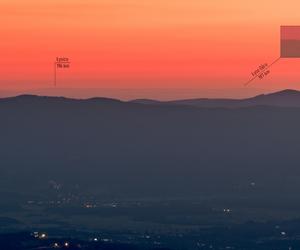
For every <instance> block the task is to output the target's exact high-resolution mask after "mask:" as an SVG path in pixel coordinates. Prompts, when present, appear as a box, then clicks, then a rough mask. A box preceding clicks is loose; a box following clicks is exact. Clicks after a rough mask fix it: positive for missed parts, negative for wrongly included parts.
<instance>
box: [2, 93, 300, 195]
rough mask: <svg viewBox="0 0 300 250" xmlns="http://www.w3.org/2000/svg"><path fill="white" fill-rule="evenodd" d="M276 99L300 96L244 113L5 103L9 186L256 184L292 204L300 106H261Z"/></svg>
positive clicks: (233, 188) (121, 188) (136, 189)
mask: <svg viewBox="0 0 300 250" xmlns="http://www.w3.org/2000/svg"><path fill="white" fill-rule="evenodd" d="M298 99H299V100H298ZM276 100H278V102H279V101H280V105H282V106H287V105H288V104H289V105H292V106H297V105H298V103H299V102H300V97H299V92H296V91H291V90H286V91H282V92H278V93H275V94H270V95H262V96H257V97H255V98H252V99H247V100H243V101H242V100H239V101H233V102H239V103H243V105H245V103H248V104H249V103H250V104H251V105H249V106H250V107H246V108H244V107H242V108H238V107H239V106H238V105H236V106H235V107H237V108H234V109H228V108H199V107H194V106H198V105H196V104H197V103H198V102H199V103H203V102H204V103H205V101H201V100H200V101H197V100H195V101H189V102H191V103H194V106H187V105H186V102H187V101H182V102H176V103H175V104H176V105H170V103H168V104H169V105H165V103H162V104H159V105H158V104H155V105H145V104H139V103H133V102H122V101H119V100H114V99H107V98H93V99H88V100H75V99H67V98H63V97H38V96H29V95H24V96H18V97H14V98H5V99H1V100H0V117H1V123H0V138H1V139H0V148H1V150H0V159H1V164H0V173H1V176H0V181H1V182H0V183H1V187H2V189H1V190H2V191H3V190H9V192H10V196H9V197H12V195H11V192H17V193H20V192H21V193H26V194H30V195H31V194H33V193H35V194H37V195H42V194H44V191H43V192H42V191H41V190H44V189H45V190H46V188H48V186H49V184H48V183H49V181H50V180H54V181H56V182H58V183H63V184H64V186H67V185H74V186H75V185H76V186H79V187H81V188H83V189H88V190H92V191H93V192H96V193H98V194H101V195H126V196H130V195H143V196H145V195H149V196H164V197H165V196H167V195H170V196H180V195H185V196H195V195H196V196H198V195H200V196H201V195H213V196H218V195H225V194H226V195H231V196H234V195H237V196H241V195H242V196H247V195H249V192H250V193H251V192H252V189H251V188H250V186H249V185H250V183H251V182H255V183H256V186H257V188H259V193H257V197H276V199H289V198H291V197H293V196H297V195H298V193H297V191H298V190H299V188H300V182H299V178H298V177H299V176H300V168H299V162H300V154H299V152H300V143H299V141H300V134H299V127H300V108H297V107H296V108H291V107H270V106H269V107H268V106H257V105H273V106H275V105H276V104H277V105H276V106H278V105H279V103H276ZM206 102H207V101H206ZM228 102H230V101H228ZM233 102H231V103H233ZM178 103H180V104H181V103H184V104H185V105H178ZM195 103H196V104H195ZM213 103H214V105H211V106H218V105H221V104H222V103H223V104H224V103H225V104H226V102H221V101H220V102H219V104H218V105H217V104H216V103H217V102H216V101H214V102H213ZM171 104H174V103H172V102H171ZM199 105H200V104H199ZM211 106H210V107H211ZM223 106H226V107H228V106H230V105H223ZM230 107H232V104H231V106H230ZM3 187H4V189H3ZM45 192H46V191H45ZM266 193H267V194H268V195H267V196H266V195H265V194H266ZM2 197H3V195H2ZM274 199H275V198H274Z"/></svg>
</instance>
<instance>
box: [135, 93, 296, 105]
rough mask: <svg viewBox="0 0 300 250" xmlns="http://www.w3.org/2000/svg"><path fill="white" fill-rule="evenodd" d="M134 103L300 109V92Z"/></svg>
mask: <svg viewBox="0 0 300 250" xmlns="http://www.w3.org/2000/svg"><path fill="white" fill-rule="evenodd" d="M132 102H134V103H143V104H176V105H178V104H179V105H191V106H196V107H210V108H215V107H223V108H237V107H249V106H257V105H268V106H281V107H300V91H296V90H289V89H287V90H283V91H280V92H276V93H271V94H266V95H258V96H255V97H252V98H246V99H207V98H200V99H187V100H175V101H167V102H160V101H156V100H149V99H138V100H133V101H132Z"/></svg>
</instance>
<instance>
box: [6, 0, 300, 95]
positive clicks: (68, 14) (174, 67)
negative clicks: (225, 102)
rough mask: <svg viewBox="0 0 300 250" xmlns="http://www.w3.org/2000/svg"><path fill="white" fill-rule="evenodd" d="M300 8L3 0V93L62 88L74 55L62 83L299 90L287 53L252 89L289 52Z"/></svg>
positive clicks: (268, 0) (139, 0)
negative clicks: (288, 38) (265, 67)
mask: <svg viewBox="0 0 300 250" xmlns="http://www.w3.org/2000/svg"><path fill="white" fill-rule="evenodd" d="M299 8H300V2H299V0H284V1H281V0H278V1H273V0H264V1H261V0H252V1H241V0H210V1H202V0H43V1H41V0H26V1H24V0H0V22H1V25H0V55H1V57H0V89H42V88H47V89H48V88H52V85H53V62H54V60H55V58H56V57H57V56H66V57H69V58H70V59H71V61H72V65H71V69H69V70H65V71H59V72H58V84H59V87H60V88H112V89H135V90H136V89H141V93H143V92H142V91H143V89H150V88H154V89H159V88H163V89H191V90H193V89H195V90H196V89H197V90H209V89H216V90H217V89H220V90H222V91H220V92H219V93H220V95H219V96H225V95H226V96H232V97H239V96H240V95H239V92H238V91H232V90H233V89H235V90H236V89H240V90H241V91H242V92H243V93H244V94H245V95H247V93H249V95H250V93H252V92H253V90H254V89H265V90H270V91H273V90H278V89H282V88H296V89H299V88H300V70H299V68H300V59H282V60H280V61H279V62H278V63H277V64H275V65H274V67H272V70H271V74H270V75H269V76H268V77H267V78H266V79H264V80H257V81H255V82H253V83H252V84H251V85H249V86H248V87H247V88H246V89H245V88H244V87H243V83H244V82H246V81H247V80H248V79H249V78H250V77H251V71H253V70H255V69H256V67H257V66H259V65H260V64H262V63H265V62H267V63H270V62H272V61H273V60H275V59H276V58H277V57H279V49H280V48H279V46H280V38H279V31H280V25H300V16H299ZM136 91H137V90H136ZM242 92H241V93H242ZM170 93H171V92H170ZM203 93H204V92H203ZM198 95H199V96H200V95H201V91H200V92H198ZM141 97H145V96H141ZM175 97H177V96H174V98H175ZM168 98H172V96H169V97H168Z"/></svg>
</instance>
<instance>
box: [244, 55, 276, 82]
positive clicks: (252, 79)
mask: <svg viewBox="0 0 300 250" xmlns="http://www.w3.org/2000/svg"><path fill="white" fill-rule="evenodd" d="M280 59H281V57H279V58H277V59H276V60H275V61H274V62H272V63H271V64H270V65H269V66H268V67H266V68H265V69H264V70H263V71H262V72H265V71H266V70H267V69H269V68H271V67H272V66H273V65H274V64H275V63H277V62H278V61H279V60H280ZM258 76H259V74H257V75H256V76H254V77H253V78H251V79H250V80H249V81H248V82H246V83H244V86H247V85H249V83H251V82H253V81H254V80H255V79H256V78H257V77H258Z"/></svg>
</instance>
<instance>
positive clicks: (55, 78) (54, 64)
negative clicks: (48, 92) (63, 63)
mask: <svg viewBox="0 0 300 250" xmlns="http://www.w3.org/2000/svg"><path fill="white" fill-rule="evenodd" d="M54 87H56V62H54Z"/></svg>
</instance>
